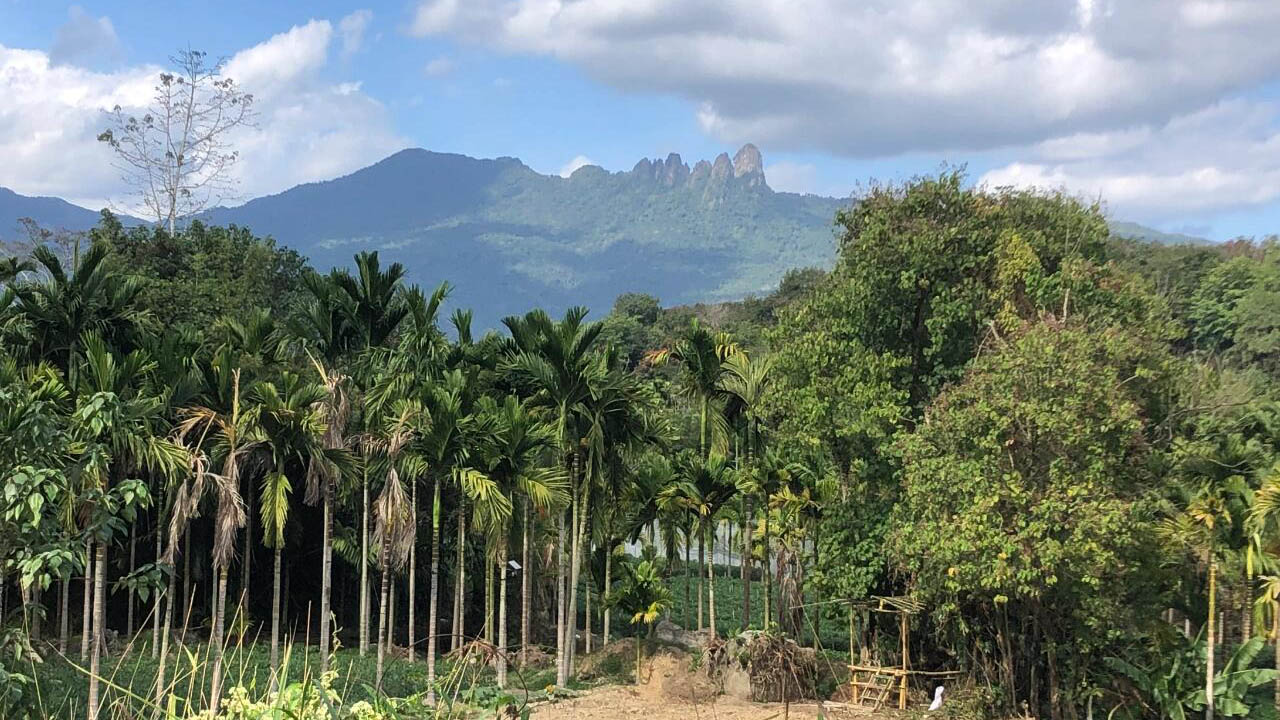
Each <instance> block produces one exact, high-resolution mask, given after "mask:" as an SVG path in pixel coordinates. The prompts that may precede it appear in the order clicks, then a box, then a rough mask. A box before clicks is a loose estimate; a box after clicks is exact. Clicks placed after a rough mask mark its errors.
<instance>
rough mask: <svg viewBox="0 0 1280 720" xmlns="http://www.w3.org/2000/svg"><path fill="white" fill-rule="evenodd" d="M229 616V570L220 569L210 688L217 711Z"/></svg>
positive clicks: (212, 702) (214, 620)
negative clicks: (227, 617)
mask: <svg viewBox="0 0 1280 720" xmlns="http://www.w3.org/2000/svg"><path fill="white" fill-rule="evenodd" d="M226 616H227V568H226V567H221V568H218V597H217V600H216V601H215V602H214V607H213V637H212V638H211V639H210V641H209V652H210V653H212V655H213V680H212V682H211V683H210V686H209V708H210V709H213V710H215V712H216V709H217V708H218V707H220V705H221V703H222V656H223V654H224V652H225V648H224V647H223V645H224V643H225V639H226V633H225V629H226Z"/></svg>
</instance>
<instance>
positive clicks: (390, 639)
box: [387, 573, 396, 653]
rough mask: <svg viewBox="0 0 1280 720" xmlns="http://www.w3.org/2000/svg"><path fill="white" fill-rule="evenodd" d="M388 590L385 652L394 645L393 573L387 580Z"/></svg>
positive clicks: (394, 606) (394, 584)
mask: <svg viewBox="0 0 1280 720" xmlns="http://www.w3.org/2000/svg"><path fill="white" fill-rule="evenodd" d="M387 582H388V584H389V585H390V588H391V589H390V590H388V591H387V594H388V596H389V597H387V652H388V653H389V652H391V651H392V650H393V649H395V646H396V576H395V574H394V573H392V575H391V579H390V580H389V581H387Z"/></svg>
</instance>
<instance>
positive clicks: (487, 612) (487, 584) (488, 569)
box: [484, 550, 493, 645]
mask: <svg viewBox="0 0 1280 720" xmlns="http://www.w3.org/2000/svg"><path fill="white" fill-rule="evenodd" d="M484 560H485V562H484V641H485V642H487V643H489V644H490V645H492V644H493V563H491V562H489V553H488V551H487V550H486V551H485V554H484Z"/></svg>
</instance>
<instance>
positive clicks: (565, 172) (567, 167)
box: [560, 155, 597, 178]
mask: <svg viewBox="0 0 1280 720" xmlns="http://www.w3.org/2000/svg"><path fill="white" fill-rule="evenodd" d="M595 164H597V163H596V161H595V160H592V159H591V158H589V157H587V156H586V155H578V156H575V157H574V158H573V159H572V160H570V161H569V162H567V163H565V164H564V167H562V168H560V177H562V178H567V177H569V176H570V175H572V174H573V173H574V171H575V170H577V169H578V168H581V167H586V166H588V165H595Z"/></svg>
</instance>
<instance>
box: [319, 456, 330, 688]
mask: <svg viewBox="0 0 1280 720" xmlns="http://www.w3.org/2000/svg"><path fill="white" fill-rule="evenodd" d="M323 482H324V484H325V485H324V490H323V493H324V498H323V505H324V520H323V523H322V524H323V525H324V529H323V530H322V531H321V532H322V535H323V536H322V538H321V545H322V547H321V550H320V673H321V674H322V675H323V674H324V673H326V672H328V671H329V596H330V594H331V593H332V591H333V486H332V484H331V483H330V481H329V480H328V479H325V480H323Z"/></svg>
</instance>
